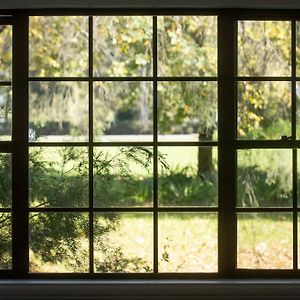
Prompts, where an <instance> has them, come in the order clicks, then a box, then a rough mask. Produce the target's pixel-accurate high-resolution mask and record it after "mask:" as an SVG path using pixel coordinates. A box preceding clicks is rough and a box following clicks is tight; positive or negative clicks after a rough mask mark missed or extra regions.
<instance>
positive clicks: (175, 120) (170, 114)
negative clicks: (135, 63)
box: [158, 81, 217, 141]
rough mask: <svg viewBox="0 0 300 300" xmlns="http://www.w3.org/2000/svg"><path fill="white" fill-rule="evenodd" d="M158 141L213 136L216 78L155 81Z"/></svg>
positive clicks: (214, 133) (212, 138) (215, 136)
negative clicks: (200, 80) (208, 79)
mask: <svg viewBox="0 0 300 300" xmlns="http://www.w3.org/2000/svg"><path fill="white" fill-rule="evenodd" d="M158 131H159V136H158V138H159V140H160V141H199V140H200V141H211V140H216V139H217V83H216V82H207V81H204V82H188V81H180V82H159V84H158Z"/></svg>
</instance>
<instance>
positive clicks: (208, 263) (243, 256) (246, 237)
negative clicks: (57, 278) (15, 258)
mask: <svg viewBox="0 0 300 300" xmlns="http://www.w3.org/2000/svg"><path fill="white" fill-rule="evenodd" d="M119 217H120V223H119V226H118V227H117V228H116V230H113V231H111V232H110V233H109V234H108V235H107V236H104V237H100V236H95V242H96V243H97V242H99V240H101V242H102V243H104V245H105V248H108V249H120V251H121V253H122V255H123V256H122V257H123V258H124V259H127V260H129V261H132V262H129V263H128V264H126V267H125V268H124V269H123V270H122V272H142V273H144V272H151V271H152V270H153V267H152V266H153V231H152V228H153V227H152V225H153V219H152V214H151V213H130V214H129V213H120V214H119ZM96 219H97V220H98V222H102V221H103V216H102V215H101V214H98V215H97V217H96ZM158 225H159V227H158V237H159V238H158V242H159V243H158V247H159V272H217V261H218V256H217V214H213V213H161V214H159V222H158ZM75 242H77V243H79V241H75ZM82 247H84V248H86V247H87V240H85V242H84V245H83V246H82ZM292 249H293V248H292V219H291V216H290V215H288V214H286V213H285V214H284V213H283V214H273V215H272V216H271V214H269V215H267V214H257V213H256V214H251V215H250V214H239V216H238V248H237V252H238V256H237V258H238V260H237V265H238V268H250V269H290V268H292ZM112 254H114V252H113V251H111V252H106V253H104V252H103V251H99V250H98V249H95V258H96V259H98V260H99V261H100V262H103V261H105V260H107V259H109V257H108V256H109V255H112ZM30 257H31V264H32V265H34V267H35V268H33V269H34V271H35V272H72V271H75V270H74V269H70V268H68V267H66V265H65V264H64V262H61V263H57V264H49V263H48V264H44V263H42V262H41V261H40V260H39V258H38V257H37V256H34V254H33V253H31V256H30ZM85 259H86V257H85ZM95 267H96V269H97V265H96V264H95ZM111 267H112V269H110V270H109V272H113V271H117V270H118V269H117V266H116V265H113V266H111ZM114 268H115V269H114ZM117 272H118V271H117Z"/></svg>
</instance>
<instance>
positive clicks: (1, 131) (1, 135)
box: [0, 86, 12, 141]
mask: <svg viewBox="0 0 300 300" xmlns="http://www.w3.org/2000/svg"><path fill="white" fill-rule="evenodd" d="M11 96H12V90H11V87H10V86H0V141H10V140H11V126H12V97H11Z"/></svg>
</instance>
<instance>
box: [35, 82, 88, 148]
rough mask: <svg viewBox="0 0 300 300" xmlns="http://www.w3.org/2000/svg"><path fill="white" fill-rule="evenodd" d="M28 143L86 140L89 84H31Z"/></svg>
mask: <svg viewBox="0 0 300 300" xmlns="http://www.w3.org/2000/svg"><path fill="white" fill-rule="evenodd" d="M29 88H30V94H29V141H30V142H34V141H38V142H40V141H47V142H65V141H75V142H77V141H80V142H82V141H87V140H88V83H87V82H31V83H30V85H29Z"/></svg>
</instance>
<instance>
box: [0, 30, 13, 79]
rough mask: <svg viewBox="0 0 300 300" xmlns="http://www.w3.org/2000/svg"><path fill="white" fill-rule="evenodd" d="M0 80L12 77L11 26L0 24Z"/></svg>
mask: <svg viewBox="0 0 300 300" xmlns="http://www.w3.org/2000/svg"><path fill="white" fill-rule="evenodd" d="M0 49H1V54H0V81H10V80H11V79H12V27H11V26H10V25H0Z"/></svg>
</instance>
